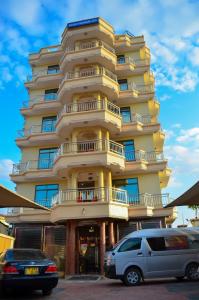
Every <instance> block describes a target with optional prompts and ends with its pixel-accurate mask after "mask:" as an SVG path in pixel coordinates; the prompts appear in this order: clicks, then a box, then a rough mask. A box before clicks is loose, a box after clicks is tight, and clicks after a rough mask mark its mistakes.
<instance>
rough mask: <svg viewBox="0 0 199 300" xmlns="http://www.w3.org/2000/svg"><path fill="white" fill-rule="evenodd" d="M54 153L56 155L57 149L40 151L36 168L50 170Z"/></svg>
mask: <svg viewBox="0 0 199 300" xmlns="http://www.w3.org/2000/svg"><path fill="white" fill-rule="evenodd" d="M56 153H57V148H50V149H40V150H39V162H38V168H39V169H51V168H52V166H53V161H54V157H55V154H56Z"/></svg>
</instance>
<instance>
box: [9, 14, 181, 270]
mask: <svg viewBox="0 0 199 300" xmlns="http://www.w3.org/2000/svg"><path fill="white" fill-rule="evenodd" d="M29 62H30V65H31V67H32V74H31V76H29V77H28V78H27V81H26V82H25V87H26V88H27V90H28V92H29V99H28V101H27V102H25V103H24V106H23V107H22V109H21V114H22V115H23V117H24V119H25V123H24V124H25V125H24V129H23V130H21V131H20V132H19V134H18V137H17V139H16V143H17V145H18V147H20V149H21V151H22V159H21V162H20V163H17V164H15V165H14V166H13V172H12V174H11V178H12V180H13V181H14V182H15V183H16V185H17V192H18V193H19V194H21V195H24V196H26V197H28V198H30V199H32V200H34V201H36V202H37V203H39V204H41V205H44V206H47V207H49V208H51V211H49V212H45V211H38V210H34V209H23V210H20V211H15V210H14V211H13V213H12V215H11V216H10V217H9V221H10V222H12V223H13V224H14V228H15V235H16V246H18V247H27V246H30V247H37V248H42V249H43V250H45V251H46V252H47V253H48V254H49V255H50V256H51V257H52V258H54V259H55V260H56V262H57V264H58V266H59V268H60V271H62V272H63V273H64V272H65V273H67V274H74V273H99V272H101V273H103V257H104V252H105V250H106V248H107V247H109V246H111V245H113V244H114V243H115V242H116V241H117V240H118V239H120V238H121V237H122V236H124V235H125V234H127V233H129V232H130V231H133V230H136V229H139V228H151V227H165V226H167V225H170V224H171V223H172V222H173V221H174V220H175V217H176V211H175V209H173V208H168V209H164V208H163V204H164V203H165V204H166V202H167V201H168V200H169V195H167V194H162V193H161V189H162V188H164V187H166V186H167V183H168V180H169V176H170V172H171V171H170V169H169V168H168V166H167V160H166V159H165V158H164V155H163V144H164V133H163V131H162V129H161V127H160V123H159V121H158V112H159V103H158V101H157V100H156V98H155V79H154V75H153V73H152V72H151V71H150V50H149V49H148V48H147V46H146V44H145V41H144V37H143V36H133V35H131V34H130V33H129V32H125V33H124V34H115V32H114V29H113V27H112V26H111V25H110V24H108V23H107V22H106V21H105V20H103V19H101V18H93V19H89V20H83V21H78V22H73V23H68V24H67V26H66V29H65V30H64V32H63V34H62V40H61V44H60V45H57V46H50V47H46V48H42V49H41V50H40V51H39V52H38V53H33V54H30V56H29Z"/></svg>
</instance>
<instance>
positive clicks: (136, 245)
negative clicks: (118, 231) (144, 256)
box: [118, 238, 142, 252]
mask: <svg viewBox="0 0 199 300" xmlns="http://www.w3.org/2000/svg"><path fill="white" fill-rule="evenodd" d="M141 241H142V239H141V238H134V239H128V240H127V241H126V242H124V243H123V244H122V246H121V247H120V248H119V250H118V252H126V251H133V250H139V249H140V247H141Z"/></svg>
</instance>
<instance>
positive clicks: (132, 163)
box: [124, 150, 167, 175]
mask: <svg viewBox="0 0 199 300" xmlns="http://www.w3.org/2000/svg"><path fill="white" fill-rule="evenodd" d="M125 160H126V166H125V171H124V172H125V174H126V175H127V174H132V173H137V174H139V173H143V172H144V173H148V172H150V173H151V172H161V171H163V170H165V168H166V167H167V160H166V159H165V158H164V155H163V153H162V152H156V151H150V152H146V151H144V150H137V151H125Z"/></svg>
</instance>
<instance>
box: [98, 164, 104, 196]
mask: <svg viewBox="0 0 199 300" xmlns="http://www.w3.org/2000/svg"><path fill="white" fill-rule="evenodd" d="M98 174H99V175H98V187H99V196H100V198H101V199H100V200H101V201H104V200H105V199H104V195H105V194H104V171H103V169H100V170H99V173H98Z"/></svg>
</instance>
